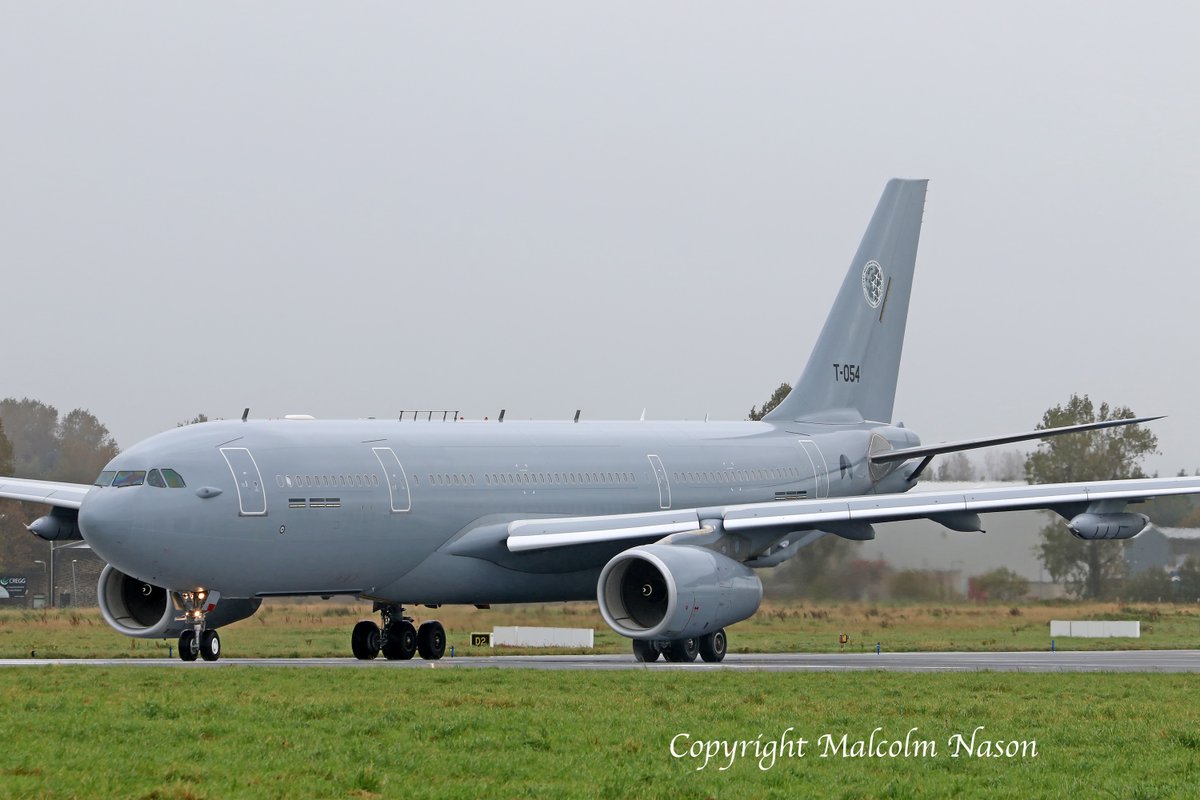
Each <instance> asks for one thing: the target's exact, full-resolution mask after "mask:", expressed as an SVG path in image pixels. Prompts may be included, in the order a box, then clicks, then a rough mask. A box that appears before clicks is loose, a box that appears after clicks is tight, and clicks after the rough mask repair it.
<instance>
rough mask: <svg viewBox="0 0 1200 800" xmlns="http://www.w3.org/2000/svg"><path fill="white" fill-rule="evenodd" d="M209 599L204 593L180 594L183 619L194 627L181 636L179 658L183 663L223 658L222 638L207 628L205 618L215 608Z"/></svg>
mask: <svg viewBox="0 0 1200 800" xmlns="http://www.w3.org/2000/svg"><path fill="white" fill-rule="evenodd" d="M208 599H209V598H208V593H207V592H204V591H198V592H180V593H179V601H180V602H181V603H182V604H183V619H184V621H186V622H188V623H189V624H191V626H192V627H191V628H189V629H187V630H185V631H184V632H183V633H181V634H179V658H180V659H181V660H183V661H195V660H196V657H197V656H199V657H200V658H203V659H204V660H205V661H216V660H217V659H218V658H220V657H221V637H220V636H218V635H217V632H216V630H214V629H212V628H207V627H205V617H206V616H207V615H208V612H209V610H210V609H211V608H213V607H214V606H210V605H209V604H208Z"/></svg>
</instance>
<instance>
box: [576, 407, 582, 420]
mask: <svg viewBox="0 0 1200 800" xmlns="http://www.w3.org/2000/svg"><path fill="white" fill-rule="evenodd" d="M581 410H582V409H579V408H577V409H575V421H576V422H579V412H580V411H581Z"/></svg>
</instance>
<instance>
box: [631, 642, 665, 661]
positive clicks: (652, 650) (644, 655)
mask: <svg viewBox="0 0 1200 800" xmlns="http://www.w3.org/2000/svg"><path fill="white" fill-rule="evenodd" d="M660 655H662V651H661V650H659V649H658V643H657V642H655V641H654V640H653V639H634V640H633V657H634V659H636V660H637V661H642V662H645V663H647V664H649V663H651V662H653V661H658V657H659V656H660Z"/></svg>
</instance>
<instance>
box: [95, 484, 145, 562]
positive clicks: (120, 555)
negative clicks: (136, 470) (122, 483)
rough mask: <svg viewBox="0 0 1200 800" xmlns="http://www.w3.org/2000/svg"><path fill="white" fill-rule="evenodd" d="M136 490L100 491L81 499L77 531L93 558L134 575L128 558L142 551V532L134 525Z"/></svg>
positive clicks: (139, 527) (138, 526) (135, 521)
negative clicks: (92, 553)
mask: <svg viewBox="0 0 1200 800" xmlns="http://www.w3.org/2000/svg"><path fill="white" fill-rule="evenodd" d="M136 492H137V489H124V488H122V489H101V490H98V491H93V492H91V493H89V494H88V496H87V497H85V498H84V500H83V504H82V505H81V506H80V508H79V530H80V532H81V533H83V538H84V541H86V542H87V543H88V545H90V546H91V548H92V550H93V551H94V552H95V553H96V555H98V556H100V557H101V558H103V559H104V560H105V561H107V562H108V563H110V564H112V565H113V566H115V567H116V568H117V569H119V570H121V571H122V572H126V573H129V574H137V571H136V570H135V569H133V567H135V566H136V565H135V564H130V563H129V562H130V558H131V556H133V557H136V555H135V554H136V553H137V552H138V551H139V550H142V548H141V546H140V545H141V542H142V540H143V539H144V533H145V532H144V531H142V530H141V526H140V525H138V524H137V519H136V515H135V513H134V508H133V503H132V501H133V500H134V499H135V498H134V497H133V495H134V494H135V493H136Z"/></svg>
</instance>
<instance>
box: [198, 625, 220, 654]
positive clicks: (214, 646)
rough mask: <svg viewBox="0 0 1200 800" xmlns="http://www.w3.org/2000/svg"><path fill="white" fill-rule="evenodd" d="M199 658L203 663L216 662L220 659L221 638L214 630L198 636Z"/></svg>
mask: <svg viewBox="0 0 1200 800" xmlns="http://www.w3.org/2000/svg"><path fill="white" fill-rule="evenodd" d="M200 656H201V657H202V658H203V659H204V660H205V661H216V660H217V659H218V658H220V657H221V637H220V636H218V635H217V632H216V631H215V630H206V631H204V632H203V633H202V634H200Z"/></svg>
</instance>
